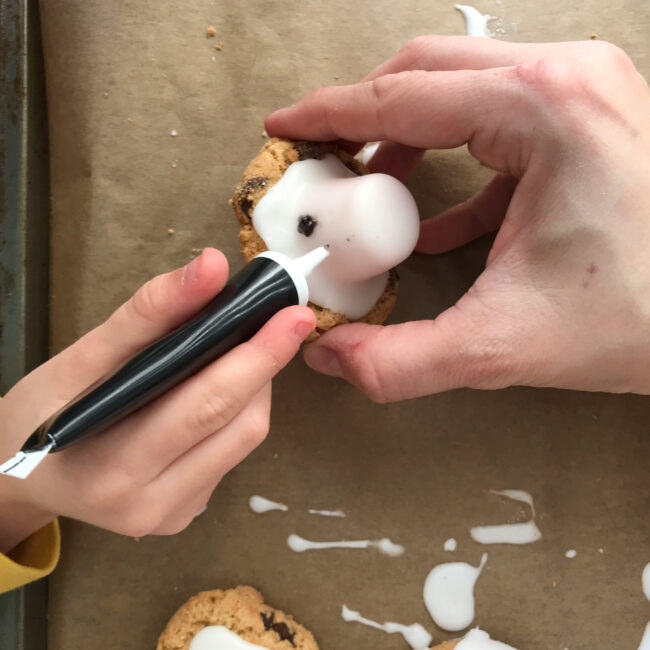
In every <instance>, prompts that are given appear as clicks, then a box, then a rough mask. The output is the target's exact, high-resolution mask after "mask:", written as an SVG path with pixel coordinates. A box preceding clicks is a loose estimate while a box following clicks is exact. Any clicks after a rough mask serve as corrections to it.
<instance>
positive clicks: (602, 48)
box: [587, 41, 636, 71]
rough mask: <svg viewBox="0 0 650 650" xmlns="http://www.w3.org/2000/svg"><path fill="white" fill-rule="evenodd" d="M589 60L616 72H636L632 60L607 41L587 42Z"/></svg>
mask: <svg viewBox="0 0 650 650" xmlns="http://www.w3.org/2000/svg"><path fill="white" fill-rule="evenodd" d="M587 46H588V47H589V50H590V51H589V56H590V60H591V61H592V64H593V63H596V62H597V63H598V64H606V65H609V66H614V67H615V68H616V69H618V70H623V71H628V70H629V71H631V70H634V71H636V68H635V66H634V63H633V62H632V59H631V58H630V57H629V56H628V55H627V54H626V53H625V52H624V51H623V50H622V49H621V48H620V47H618V45H614V44H613V43H608V42H607V41H589V42H588V44H587Z"/></svg>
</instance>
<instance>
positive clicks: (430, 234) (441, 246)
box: [416, 174, 517, 253]
mask: <svg viewBox="0 0 650 650" xmlns="http://www.w3.org/2000/svg"><path fill="white" fill-rule="evenodd" d="M516 187H517V179H515V178H513V177H512V176H508V175H507V174H497V175H496V176H495V177H494V178H493V179H492V181H490V183H488V185H486V186H485V187H484V188H483V189H482V190H481V191H480V192H479V193H478V194H475V195H474V196H473V197H471V198H470V199H468V200H467V201H465V202H464V203H460V204H459V205H455V206H453V207H452V208H449V210H445V211H444V212H442V213H441V214H439V215H437V216H435V217H433V218H431V219H427V220H426V221H424V222H422V225H421V226H420V238H419V239H418V243H417V246H416V250H417V251H418V252H420V253H445V252H446V251H450V250H453V249H454V248H458V247H459V246H463V245H464V244H467V243H468V242H470V241H473V240H474V239H477V238H478V237H481V236H482V235H485V234H486V233H488V232H492V231H493V230H496V229H497V228H498V227H499V226H500V225H501V222H502V221H503V219H504V217H505V214H506V210H507V209H508V205H509V204H510V199H511V198H512V195H513V193H514V191H515V189H516Z"/></svg>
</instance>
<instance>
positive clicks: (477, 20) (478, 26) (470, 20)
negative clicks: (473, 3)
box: [454, 5, 492, 38]
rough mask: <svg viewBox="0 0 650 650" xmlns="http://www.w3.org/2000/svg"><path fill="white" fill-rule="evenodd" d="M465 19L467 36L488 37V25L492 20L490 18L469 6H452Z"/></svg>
mask: <svg viewBox="0 0 650 650" xmlns="http://www.w3.org/2000/svg"><path fill="white" fill-rule="evenodd" d="M454 6H455V7H456V9H458V11H460V13H462V14H463V18H465V25H466V28H467V35H468V36H484V37H488V38H489V36H490V32H489V31H488V23H489V22H490V21H491V20H492V16H489V15H488V14H482V13H481V12H480V11H478V9H474V7H470V6H469V5H454Z"/></svg>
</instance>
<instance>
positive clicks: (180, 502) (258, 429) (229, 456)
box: [151, 383, 271, 534]
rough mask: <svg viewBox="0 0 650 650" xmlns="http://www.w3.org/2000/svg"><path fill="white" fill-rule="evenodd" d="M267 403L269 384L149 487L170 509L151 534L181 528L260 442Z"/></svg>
mask: <svg viewBox="0 0 650 650" xmlns="http://www.w3.org/2000/svg"><path fill="white" fill-rule="evenodd" d="M270 399H271V384H270V383H269V384H267V385H265V386H264V387H263V388H262V390H261V391H259V392H258V393H257V395H255V396H254V397H253V399H252V400H251V401H250V402H249V404H248V405H247V406H246V408H245V409H244V410H243V411H241V413H239V414H238V415H237V416H236V417H235V418H234V419H233V420H232V421H231V422H229V423H228V425H227V426H225V427H224V428H222V429H220V430H219V431H217V432H215V433H213V434H212V435H210V436H208V437H207V438H205V439H204V440H202V441H201V442H200V443H199V444H197V445H196V446H194V447H193V448H192V449H190V450H189V451H188V452H187V453H185V454H183V455H182V456H181V457H180V458H178V459H177V460H175V461H174V462H173V463H172V464H171V465H169V466H168V467H167V468H165V470H164V471H163V472H162V474H161V475H160V476H159V477H158V478H157V479H155V481H154V482H153V483H152V485H151V487H152V489H153V490H154V491H155V493H156V495H157V498H158V501H159V502H160V503H163V504H166V505H167V507H168V506H169V504H174V505H172V507H171V508H169V507H168V513H169V514H168V515H167V516H166V517H165V521H164V522H163V523H162V524H161V525H160V526H158V527H157V528H156V529H155V530H154V531H153V532H155V533H157V534H170V533H175V532H178V531H179V530H182V529H183V528H185V526H186V525H187V524H188V523H189V522H191V521H192V519H193V518H194V516H195V515H196V512H197V510H198V509H199V508H200V507H201V503H200V502H201V501H202V502H203V503H205V501H207V499H208V498H209V496H210V494H211V493H212V492H213V490H214V489H215V487H216V486H217V484H218V483H219V482H220V481H221V479H222V478H223V477H224V476H225V474H227V473H228V472H229V471H230V470H231V469H233V468H234V467H235V466H236V465H238V464H239V463H241V462H242V461H243V460H244V459H245V458H246V457H247V456H248V455H249V454H250V453H251V452H252V451H253V450H254V449H255V448H256V447H257V446H258V445H260V444H261V443H262V442H263V441H264V439H265V438H266V435H267V433H268V430H269V410H270V408H269V407H270ZM197 501H198V502H199V503H197Z"/></svg>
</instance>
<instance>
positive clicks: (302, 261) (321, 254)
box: [293, 246, 330, 277]
mask: <svg viewBox="0 0 650 650" xmlns="http://www.w3.org/2000/svg"><path fill="white" fill-rule="evenodd" d="M329 254H330V252H329V250H328V249H327V248H326V247H325V246H319V247H318V248H314V250H313V251H309V253H307V254H306V255H303V256H302V257H296V258H295V259H294V260H293V261H294V263H295V264H296V266H297V267H298V269H300V271H301V273H302V274H303V275H304V276H305V277H307V276H308V275H309V274H310V273H311V272H312V271H313V270H314V269H315V268H316V267H317V266H318V265H319V264H320V263H321V262H323V261H325V260H326V259H327V258H328V257H329Z"/></svg>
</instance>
